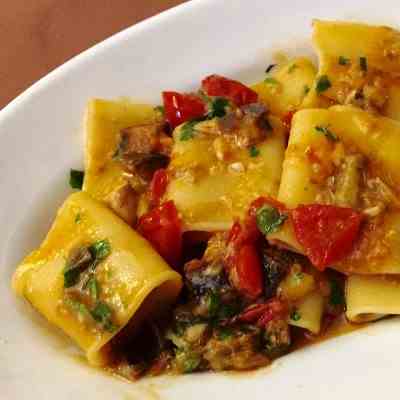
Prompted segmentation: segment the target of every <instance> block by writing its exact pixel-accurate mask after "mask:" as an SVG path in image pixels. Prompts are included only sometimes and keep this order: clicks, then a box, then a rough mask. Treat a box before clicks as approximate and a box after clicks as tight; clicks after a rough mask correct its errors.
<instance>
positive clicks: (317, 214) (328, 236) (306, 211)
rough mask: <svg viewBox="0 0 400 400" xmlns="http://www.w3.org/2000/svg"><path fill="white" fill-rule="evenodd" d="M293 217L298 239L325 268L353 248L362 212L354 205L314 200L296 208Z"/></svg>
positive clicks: (315, 264)
mask: <svg viewBox="0 0 400 400" xmlns="http://www.w3.org/2000/svg"><path fill="white" fill-rule="evenodd" d="M292 220H293V227H294V232H295V234H296V238H297V240H298V241H299V243H300V244H301V245H302V246H303V247H304V251H305V253H306V255H307V256H308V257H309V259H310V260H311V262H312V263H313V265H314V266H315V267H317V268H318V269H320V270H321V271H322V270H324V269H325V268H326V267H328V266H329V265H331V264H333V263H335V262H337V261H340V260H341V259H342V258H344V257H345V256H346V255H347V254H348V253H349V252H350V251H351V249H352V248H353V244H354V241H355V240H356V238H357V235H358V232H359V229H360V224H361V221H362V216H361V214H360V213H358V212H356V211H354V210H353V209H351V208H345V207H336V206H331V205H322V204H311V205H305V206H299V207H297V208H296V209H294V210H293V211H292Z"/></svg>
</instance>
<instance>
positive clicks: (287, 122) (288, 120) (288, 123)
mask: <svg viewBox="0 0 400 400" xmlns="http://www.w3.org/2000/svg"><path fill="white" fill-rule="evenodd" d="M294 113H295V111H288V112H287V113H286V114H285V115H284V116H283V117H282V122H283V124H284V125H285V126H286V127H287V128H290V127H291V125H292V119H293V115H294Z"/></svg>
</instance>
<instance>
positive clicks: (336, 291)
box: [329, 279, 345, 306]
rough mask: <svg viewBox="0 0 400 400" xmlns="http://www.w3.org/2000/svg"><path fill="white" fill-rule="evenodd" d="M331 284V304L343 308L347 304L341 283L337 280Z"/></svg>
mask: <svg viewBox="0 0 400 400" xmlns="http://www.w3.org/2000/svg"><path fill="white" fill-rule="evenodd" d="M329 283H330V286H331V295H330V297H329V303H330V304H331V305H333V306H343V305H344V304H345V301H344V293H343V289H342V287H341V286H340V284H339V282H338V281H337V280H336V279H331V280H330V281H329Z"/></svg>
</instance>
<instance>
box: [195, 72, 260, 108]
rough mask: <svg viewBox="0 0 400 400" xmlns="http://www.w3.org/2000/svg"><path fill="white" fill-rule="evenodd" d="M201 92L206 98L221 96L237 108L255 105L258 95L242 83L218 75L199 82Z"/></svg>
mask: <svg viewBox="0 0 400 400" xmlns="http://www.w3.org/2000/svg"><path fill="white" fill-rule="evenodd" d="M201 87H202V89H203V91H204V92H205V93H206V94H207V95H208V96H221V97H226V98H228V99H229V100H231V101H232V102H233V103H234V104H236V105H237V106H239V107H240V106H243V105H244V104H249V103H255V102H257V99H258V94H257V93H256V92H255V91H254V90H252V89H250V88H248V87H247V86H245V85H243V84H242V83H240V82H238V81H235V80H232V79H228V78H225V77H223V76H220V75H210V76H208V77H206V78H205V79H203V81H202V82H201Z"/></svg>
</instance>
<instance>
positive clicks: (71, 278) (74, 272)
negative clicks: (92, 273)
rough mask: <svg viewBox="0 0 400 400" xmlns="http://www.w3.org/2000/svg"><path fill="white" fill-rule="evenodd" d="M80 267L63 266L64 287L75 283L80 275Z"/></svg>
mask: <svg viewBox="0 0 400 400" xmlns="http://www.w3.org/2000/svg"><path fill="white" fill-rule="evenodd" d="M81 272H82V271H81V269H80V268H65V269H64V287H65V288H69V287H72V286H74V285H76V284H77V283H78V281H79V277H80V275H81Z"/></svg>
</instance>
